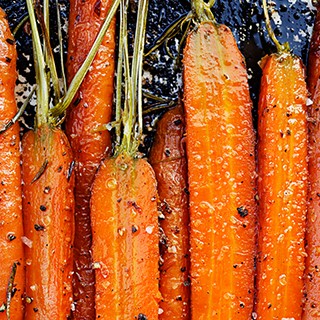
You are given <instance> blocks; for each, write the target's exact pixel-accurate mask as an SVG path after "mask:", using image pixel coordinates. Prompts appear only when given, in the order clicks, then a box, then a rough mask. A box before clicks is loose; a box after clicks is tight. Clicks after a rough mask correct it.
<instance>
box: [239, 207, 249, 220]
mask: <svg viewBox="0 0 320 320" xmlns="http://www.w3.org/2000/svg"><path fill="white" fill-rule="evenodd" d="M237 211H238V213H239V215H240V217H241V218H244V217H246V216H247V215H248V210H247V209H246V208H244V207H243V206H241V207H239V208H237Z"/></svg>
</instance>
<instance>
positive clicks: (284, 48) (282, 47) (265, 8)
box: [262, 0, 290, 53]
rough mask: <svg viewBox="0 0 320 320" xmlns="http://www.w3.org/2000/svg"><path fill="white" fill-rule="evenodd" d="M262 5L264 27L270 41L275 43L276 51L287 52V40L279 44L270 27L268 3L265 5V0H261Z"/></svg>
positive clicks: (288, 47) (288, 49)
mask: <svg viewBox="0 0 320 320" xmlns="http://www.w3.org/2000/svg"><path fill="white" fill-rule="evenodd" d="M262 6H263V12H264V17H265V19H266V27H267V31H268V34H269V37H270V38H271V40H272V42H273V43H274V44H275V46H276V48H277V52H278V53H282V52H289V51H290V46H289V43H288V42H285V43H284V44H281V43H280V42H279V40H278V39H277V37H276V35H275V33H274V30H273V29H272V27H271V21H270V16H269V11H268V5H267V0H262Z"/></svg>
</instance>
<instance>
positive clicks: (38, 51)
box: [26, 0, 49, 127]
mask: <svg viewBox="0 0 320 320" xmlns="http://www.w3.org/2000/svg"><path fill="white" fill-rule="evenodd" d="M26 1H27V7H28V13H29V18H30V23H31V28H32V39H33V46H34V49H35V50H34V64H35V71H36V78H37V89H36V91H37V114H36V125H37V126H38V127H40V126H41V125H43V124H45V123H47V122H48V111H49V86H48V83H47V77H46V72H45V69H46V63H45V61H44V57H43V52H42V48H41V41H40V36H39V32H38V31H37V22H36V17H35V13H34V8H33V3H32V0H26Z"/></svg>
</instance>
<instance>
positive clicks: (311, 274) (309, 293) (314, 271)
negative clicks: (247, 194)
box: [302, 8, 320, 320]
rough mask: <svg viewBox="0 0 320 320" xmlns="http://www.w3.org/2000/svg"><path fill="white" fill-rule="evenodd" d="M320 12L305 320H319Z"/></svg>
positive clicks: (312, 56)
mask: <svg viewBox="0 0 320 320" xmlns="http://www.w3.org/2000/svg"><path fill="white" fill-rule="evenodd" d="M319 46H320V10H319V8H318V13H317V17H316V21H315V26H314V29H313V36H312V39H311V45H310V50H309V63H308V78H307V80H308V88H309V91H310V93H311V100H312V101H313V105H311V106H310V108H309V110H308V113H309V118H310V121H309V122H308V128H309V182H310V185H309V196H308V199H309V205H308V216H307V217H308V218H307V234H306V243H307V246H306V250H307V254H308V256H307V259H306V271H305V287H306V301H305V308H304V313H303V317H302V318H303V319H304V320H309V319H318V318H319V317H320V255H319V252H320V251H319V250H320V231H319V230H320V202H319V199H320V198H319V196H320V127H319V117H320V111H319V107H320V82H319V78H320V52H319Z"/></svg>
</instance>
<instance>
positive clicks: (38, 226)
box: [34, 224, 44, 231]
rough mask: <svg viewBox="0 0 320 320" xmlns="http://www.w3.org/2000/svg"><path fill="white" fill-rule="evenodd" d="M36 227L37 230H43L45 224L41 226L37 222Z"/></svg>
mask: <svg viewBox="0 0 320 320" xmlns="http://www.w3.org/2000/svg"><path fill="white" fill-rule="evenodd" d="M34 228H35V229H36V231H43V230H44V226H41V225H40V224H35V225H34Z"/></svg>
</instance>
